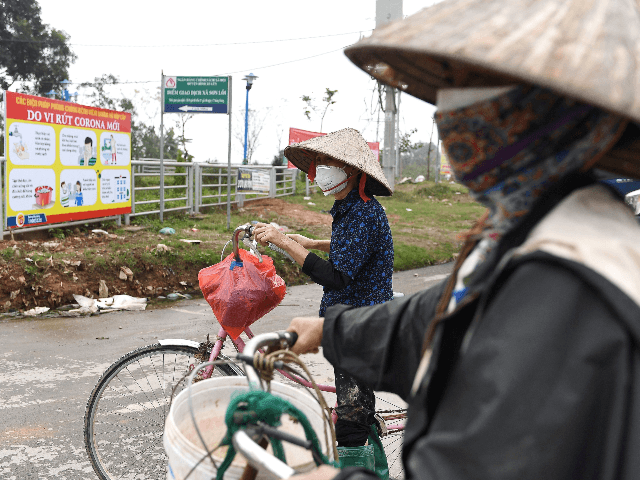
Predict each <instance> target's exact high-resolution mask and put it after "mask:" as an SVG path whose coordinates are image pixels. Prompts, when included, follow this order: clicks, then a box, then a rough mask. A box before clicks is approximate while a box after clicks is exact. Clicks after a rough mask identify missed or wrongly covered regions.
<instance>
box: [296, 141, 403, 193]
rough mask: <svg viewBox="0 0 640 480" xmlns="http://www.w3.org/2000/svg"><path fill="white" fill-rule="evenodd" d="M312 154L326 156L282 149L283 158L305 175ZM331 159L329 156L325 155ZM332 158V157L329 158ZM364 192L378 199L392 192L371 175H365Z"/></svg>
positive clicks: (306, 150)
mask: <svg viewBox="0 0 640 480" xmlns="http://www.w3.org/2000/svg"><path fill="white" fill-rule="evenodd" d="M314 153H322V154H324V155H327V154H326V153H324V152H320V151H315V150H313V149H309V148H300V147H297V146H296V145H295V144H294V145H289V146H287V147H285V149H284V156H285V157H286V158H287V159H288V160H289V161H290V162H291V163H293V164H294V165H295V166H296V167H297V168H299V169H300V170H302V171H303V172H304V173H305V174H308V173H309V167H310V166H311V162H312V160H313V158H314ZM327 156H329V157H331V155H327ZM331 158H334V157H331ZM336 160H338V161H339V162H342V163H345V162H344V161H343V160H341V159H336ZM352 166H354V165H352ZM355 168H358V167H355ZM365 192H366V193H367V194H370V195H377V196H379V197H390V196H391V195H392V194H393V191H392V190H391V189H390V188H388V187H387V186H385V185H383V184H382V183H380V182H379V181H378V180H376V179H375V178H373V177H372V176H371V175H367V181H366V183H365Z"/></svg>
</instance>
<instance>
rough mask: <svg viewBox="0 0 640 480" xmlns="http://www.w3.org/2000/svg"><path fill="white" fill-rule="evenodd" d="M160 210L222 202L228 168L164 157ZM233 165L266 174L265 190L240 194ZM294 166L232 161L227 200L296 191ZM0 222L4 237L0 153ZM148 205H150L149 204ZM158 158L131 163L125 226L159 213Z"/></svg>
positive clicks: (3, 169) (190, 210)
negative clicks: (143, 217)
mask: <svg viewBox="0 0 640 480" xmlns="http://www.w3.org/2000/svg"><path fill="white" fill-rule="evenodd" d="M163 163H164V179H165V184H164V186H163V187H164V205H163V207H164V208H163V211H164V212H177V211H185V212H188V213H199V212H200V210H201V209H203V208H207V207H213V206H219V205H226V203H227V166H226V165H216V164H211V163H199V162H177V161H175V160H164V162H163ZM238 168H242V169H249V170H259V171H268V172H269V180H270V181H269V191H268V192H264V193H244V192H242V191H236V186H237V185H236V183H237V178H238ZM297 172H298V171H297V169H287V167H273V166H270V165H267V166H260V165H231V185H230V187H229V188H230V190H231V195H230V197H231V199H230V202H231V203H235V204H239V205H242V204H243V203H244V202H245V201H251V200H256V199H259V198H268V197H271V198H274V197H281V196H285V195H292V194H294V193H295V192H296V176H297ZM0 174H1V175H2V180H1V181H0V220H1V221H2V223H1V225H2V231H1V232H0V235H1V236H2V238H4V236H5V235H9V234H10V233H11V231H9V230H8V229H7V219H6V216H5V205H4V202H5V193H4V188H5V185H6V184H5V181H4V179H5V178H6V160H5V157H0ZM149 206H151V208H149ZM160 210H161V207H160V160H158V159H142V160H132V161H131V213H130V214H125V215H124V223H125V224H126V225H128V224H129V223H130V219H131V217H135V216H142V215H159V214H160ZM105 220H115V221H116V223H117V224H118V225H120V222H121V220H122V216H121V215H117V216H111V217H100V218H93V219H87V220H80V221H76V222H65V223H58V224H51V225H42V226H38V227H28V228H21V229H13V233H14V234H15V233H22V232H26V231H36V230H49V229H51V228H65V227H69V226H73V225H80V224H85V223H92V222H102V221H105Z"/></svg>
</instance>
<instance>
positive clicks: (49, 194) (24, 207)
mask: <svg viewBox="0 0 640 480" xmlns="http://www.w3.org/2000/svg"><path fill="white" fill-rule="evenodd" d="M8 181H9V187H8V189H7V190H8V195H9V206H10V207H11V209H12V210H14V211H28V210H42V209H48V208H51V207H53V205H54V203H55V198H56V195H55V192H54V191H53V186H54V185H55V181H56V174H55V172H54V171H53V170H50V169H40V168H38V169H35V168H34V169H31V168H14V169H12V170H11V172H9V179H8Z"/></svg>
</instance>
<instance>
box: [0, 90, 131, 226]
mask: <svg viewBox="0 0 640 480" xmlns="http://www.w3.org/2000/svg"><path fill="white" fill-rule="evenodd" d="M4 104H5V106H6V112H5V119H6V121H5V128H6V130H5V138H6V148H5V152H6V157H7V171H6V172H7V173H6V182H5V188H6V190H5V192H6V195H5V198H6V202H5V203H6V219H7V227H9V228H16V227H23V226H32V225H40V224H50V223H59V222H67V221H72V220H85V219H88V218H99V217H107V216H111V215H120V214H123V213H131V115H130V114H129V113H124V112H115V111H112V110H104V109H102V108H96V107H87V106H84V105H79V104H77V103H69V102H62V101H59V100H51V99H48V98H42V97H34V96H31V95H23V94H20V93H14V92H5V102H4Z"/></svg>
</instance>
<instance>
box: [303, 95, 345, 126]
mask: <svg viewBox="0 0 640 480" xmlns="http://www.w3.org/2000/svg"><path fill="white" fill-rule="evenodd" d="M336 93H338V90H331V89H330V88H325V91H324V97H322V101H323V102H324V105H323V106H322V107H318V106H317V105H316V104H315V103H314V100H313V98H312V97H310V96H309V95H303V96H302V97H301V98H302V101H303V102H304V104H305V105H304V107H303V114H304V116H305V117H307V120H311V116H312V114H315V113H319V114H320V133H322V125H323V123H324V117H325V116H326V115H327V112H328V111H329V109H330V107H331V105H333V104H335V103H336V100H334V99H333V97H334V96H335V94H336Z"/></svg>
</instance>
